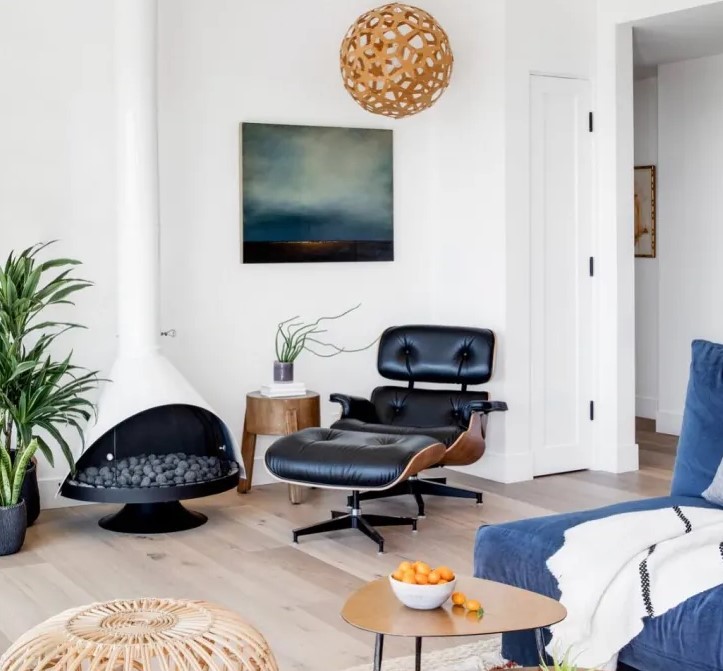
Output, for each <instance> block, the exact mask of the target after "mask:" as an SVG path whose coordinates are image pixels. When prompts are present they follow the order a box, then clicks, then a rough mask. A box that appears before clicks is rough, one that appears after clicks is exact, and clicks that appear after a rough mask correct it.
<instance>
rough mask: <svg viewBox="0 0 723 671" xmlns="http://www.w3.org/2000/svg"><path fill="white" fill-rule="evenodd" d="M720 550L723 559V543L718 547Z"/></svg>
mask: <svg viewBox="0 0 723 671" xmlns="http://www.w3.org/2000/svg"><path fill="white" fill-rule="evenodd" d="M718 550H719V551H720V558H721V559H723V543H721V544H720V545H719V546H718Z"/></svg>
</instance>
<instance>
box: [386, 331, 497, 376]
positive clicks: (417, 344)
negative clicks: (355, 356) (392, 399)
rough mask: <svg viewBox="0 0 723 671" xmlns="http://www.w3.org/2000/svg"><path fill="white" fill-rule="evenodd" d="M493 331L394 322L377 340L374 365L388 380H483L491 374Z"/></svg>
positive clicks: (493, 346)
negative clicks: (376, 353)
mask: <svg viewBox="0 0 723 671" xmlns="http://www.w3.org/2000/svg"><path fill="white" fill-rule="evenodd" d="M494 352H495V334H494V333H492V331H490V330H488V329H479V328H467V327H462V326H421V325H420V326H393V327H391V328H388V329H387V330H386V331H384V333H382V337H381V339H380V340H379V355H378V359H377V368H378V370H379V374H380V375H382V376H383V377H385V378H387V379H389V380H404V381H415V382H440V383H444V384H483V383H485V382H487V381H489V379H490V377H492V367H493V364H494Z"/></svg>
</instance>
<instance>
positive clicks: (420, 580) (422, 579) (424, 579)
mask: <svg viewBox="0 0 723 671" xmlns="http://www.w3.org/2000/svg"><path fill="white" fill-rule="evenodd" d="M414 579H415V580H416V581H417V585H428V584H429V577H428V576H426V575H425V574H424V573H417V575H416V576H414Z"/></svg>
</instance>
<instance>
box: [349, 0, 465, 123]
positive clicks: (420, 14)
mask: <svg viewBox="0 0 723 671" xmlns="http://www.w3.org/2000/svg"><path fill="white" fill-rule="evenodd" d="M340 61H341V74H342V78H343V80H344V86H345V87H346V89H347V91H349V93H350V95H351V96H352V98H354V100H356V101H357V103H359V105H361V106H362V107H363V108H364V109H366V110H367V111H369V112H372V113H373V114H383V115H384V116H389V117H394V118H401V117H406V116H411V115H412V114H418V113H419V112H422V111H424V110H425V109H428V108H429V107H431V106H432V105H434V103H435V102H437V100H439V98H440V96H441V95H442V93H444V91H445V89H446V88H447V86H448V85H449V80H450V77H451V76H452V66H453V63H454V57H453V55H452V48H451V47H450V44H449V38H448V37H447V33H445V32H444V30H443V29H442V27H441V26H440V25H439V24H438V23H437V21H436V20H435V19H434V17H433V16H432V15H431V14H429V13H428V12H425V11H424V10H423V9H419V8H417V7H412V6H411V5H405V4H402V3H398V2H393V3H391V4H388V5H384V6H382V7H377V8H376V9H372V10H370V11H369V12H367V13H366V14H363V15H362V16H360V17H359V18H358V19H357V20H356V21H355V22H354V24H353V25H352V26H351V28H349V30H348V32H347V34H346V37H345V38H344V41H343V42H342V44H341V53H340Z"/></svg>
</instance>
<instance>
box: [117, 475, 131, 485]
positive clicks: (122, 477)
mask: <svg viewBox="0 0 723 671" xmlns="http://www.w3.org/2000/svg"><path fill="white" fill-rule="evenodd" d="M129 482H130V480H129V479H128V478H127V477H126V476H125V475H120V476H118V486H119V487H127V486H128V484H129Z"/></svg>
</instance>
